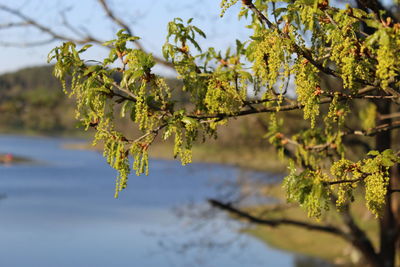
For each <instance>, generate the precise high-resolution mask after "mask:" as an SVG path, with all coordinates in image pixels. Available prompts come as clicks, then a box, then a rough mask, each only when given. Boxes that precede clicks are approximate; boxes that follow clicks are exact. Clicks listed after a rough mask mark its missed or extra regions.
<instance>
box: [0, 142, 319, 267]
mask: <svg viewBox="0 0 400 267" xmlns="http://www.w3.org/2000/svg"><path fill="white" fill-rule="evenodd" d="M68 142H76V140H69V139H59V138H38V137H22V136H4V135H3V136H0V153H13V154H15V155H18V156H25V157H29V158H32V159H35V161H36V162H35V163H34V164H33V163H25V164H19V165H18V164H16V165H9V166H5V165H2V166H0V196H1V199H0V266H5V267H23V266H40V267H64V266H65V267H91V266H93V267H102V266H104V267H106V266H107V267H110V266H113V267H118V266H121V267H122V266H123V267H126V266H138V267H139V266H140V267H142V266H143V267H152V266H154V267H167V266H173V267H179V266H210V267H214V266H215V267H224V266H229V267H239V266H240V267H243V266H246V267H252V266H281V267H292V266H300V265H302V266H311V265H309V264H311V263H310V262H313V264H314V261H310V260H309V259H307V258H304V257H299V256H296V255H293V254H290V253H287V252H282V251H279V250H276V249H273V248H270V247H268V246H266V245H265V244H263V243H261V242H260V241H258V240H256V239H254V238H252V237H250V236H247V235H243V234H239V233H238V230H239V229H240V227H241V225H240V224H238V223H237V222H233V221H232V220H230V219H229V218H227V217H226V215H224V214H222V213H216V214H215V213H214V215H213V216H211V215H210V212H209V211H208V207H207V204H206V199H207V198H210V197H217V196H218V195H221V194H223V193H226V192H223V191H221V190H220V189H221V188H224V185H228V184H233V182H234V181H235V180H236V179H238V177H239V176H242V175H243V171H241V170H239V169H237V168H233V167H227V166H221V165H214V164H191V165H189V166H185V167H182V166H181V165H180V163H179V162H177V161H161V160H152V161H151V162H150V175H149V176H140V177H137V176H134V175H133V176H131V177H130V180H129V183H128V188H127V189H126V190H124V191H123V192H122V193H121V194H120V197H119V198H118V199H114V198H113V194H114V182H115V180H114V177H115V176H116V173H115V171H114V170H113V169H111V168H110V167H109V166H108V165H107V164H106V163H105V160H104V158H103V157H102V155H100V154H99V153H97V152H94V151H79V150H65V149H63V148H62V147H63V145H64V144H66V143H68ZM246 175H253V174H252V173H250V172H249V173H246ZM254 175H256V174H254ZM202 211H207V212H204V214H203V213H202ZM178 215H179V216H178ZM200 215H201V216H200ZM304 263H306V265H304ZM308 263H309V264H308ZM317 265H318V264H317ZM317 265H315V264H314V266H317Z"/></svg>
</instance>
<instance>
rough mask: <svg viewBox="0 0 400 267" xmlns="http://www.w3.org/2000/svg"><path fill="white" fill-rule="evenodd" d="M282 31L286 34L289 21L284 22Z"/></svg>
mask: <svg viewBox="0 0 400 267" xmlns="http://www.w3.org/2000/svg"><path fill="white" fill-rule="evenodd" d="M282 32H283V33H284V34H288V33H289V23H287V22H286V23H285V26H284V27H283V30H282Z"/></svg>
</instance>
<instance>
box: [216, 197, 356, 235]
mask: <svg viewBox="0 0 400 267" xmlns="http://www.w3.org/2000/svg"><path fill="white" fill-rule="evenodd" d="M208 202H209V203H210V205H211V206H213V207H216V208H219V209H221V210H224V211H228V212H230V213H232V214H234V215H236V216H238V217H240V218H242V219H246V220H248V221H249V222H252V223H256V224H260V225H267V226H271V227H277V226H280V225H291V226H297V227H301V228H304V229H307V230H313V231H320V232H325V233H329V234H333V235H336V236H339V237H342V238H344V239H346V240H349V238H350V237H349V235H348V234H347V233H345V232H344V231H342V230H341V229H339V228H337V227H335V226H331V225H327V226H325V225H319V224H312V223H307V222H302V221H297V220H291V219H263V218H258V217H256V216H253V215H251V214H250V213H247V212H245V211H243V210H240V209H237V208H235V207H233V206H232V205H231V204H229V203H223V202H221V201H218V200H215V199H209V200H208Z"/></svg>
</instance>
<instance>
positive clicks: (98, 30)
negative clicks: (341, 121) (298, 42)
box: [0, 0, 249, 73]
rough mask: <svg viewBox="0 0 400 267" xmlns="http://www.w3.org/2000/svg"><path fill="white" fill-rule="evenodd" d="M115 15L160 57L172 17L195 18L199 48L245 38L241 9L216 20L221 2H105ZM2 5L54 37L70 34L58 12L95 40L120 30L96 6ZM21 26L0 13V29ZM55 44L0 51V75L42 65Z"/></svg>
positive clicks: (85, 1)
mask: <svg viewBox="0 0 400 267" xmlns="http://www.w3.org/2000/svg"><path fill="white" fill-rule="evenodd" d="M108 2H109V5H110V7H111V8H112V9H113V10H114V12H115V14H117V15H119V16H120V17H121V18H123V19H124V20H125V21H126V22H128V23H129V24H130V25H132V29H133V30H134V33H135V35H137V36H139V37H141V38H142V43H143V45H144V46H145V47H146V49H147V50H148V51H151V52H153V53H155V54H160V51H161V46H162V44H163V43H164V41H165V35H166V25H167V23H168V22H169V21H170V20H172V19H173V18H175V17H181V18H183V19H188V18H191V17H193V18H194V22H193V23H194V24H195V25H196V26H199V27H200V28H201V29H203V30H204V32H205V33H206V34H207V39H206V40H202V41H201V42H200V43H201V45H202V46H203V47H208V46H215V47H217V48H219V49H224V48H226V47H227V46H229V45H231V44H234V42H235V39H237V38H245V37H246V36H248V34H249V31H248V30H246V29H245V27H244V26H245V24H246V23H245V22H244V21H238V20H237V13H238V11H239V9H240V4H238V5H237V6H236V7H234V8H232V9H231V10H229V11H228V12H227V13H226V15H225V17H223V18H220V17H219V13H220V7H219V5H220V1H219V0H147V1H140V0H109V1H108ZM1 4H3V5H7V6H9V7H12V8H16V9H18V10H20V11H21V12H23V13H24V14H26V15H28V16H30V17H31V18H35V19H37V20H38V21H39V22H40V23H42V24H44V25H48V26H49V27H50V28H51V29H53V30H55V31H60V32H62V33H64V34H68V30H66V29H65V28H64V27H62V26H61V25H62V18H61V16H60V12H61V11H65V14H66V16H67V18H68V21H70V23H71V24H73V25H75V26H77V27H78V28H82V29H83V28H84V29H85V30H87V31H89V32H90V33H91V34H93V35H95V36H96V37H98V38H100V39H104V40H108V39H112V38H113V34H114V33H115V32H116V31H117V30H118V29H119V28H118V27H117V26H115V24H113V23H112V22H111V21H110V20H109V19H108V18H107V17H106V15H105V14H104V12H103V10H102V9H101V7H100V6H99V4H98V3H97V1H96V0H69V1H62V0H2V1H1ZM17 21H19V20H18V19H17V18H16V17H14V16H12V15H9V14H7V13H4V12H1V11H0V25H1V24H4V23H9V22H17ZM43 39H47V37H46V36H45V35H43V34H42V33H40V32H38V31H36V30H32V29H26V28H19V29H17V28H13V29H10V30H0V43H3V44H4V43H9V42H17V43H24V42H29V41H34V40H43ZM59 43H60V41H55V42H53V43H50V44H47V45H44V46H36V47H26V48H14V47H4V46H3V47H0V59H1V61H0V73H4V72H10V71H14V70H17V69H20V68H23V67H26V66H34V65H43V64H46V57H47V54H48V52H49V51H50V50H51V48H53V47H54V46H56V45H57V44H59ZM106 53H107V50H106V49H104V48H95V49H92V50H91V51H90V52H89V53H88V54H87V57H88V58H91V59H99V58H101V57H102V56H104V55H105V54H106Z"/></svg>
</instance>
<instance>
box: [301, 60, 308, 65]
mask: <svg viewBox="0 0 400 267" xmlns="http://www.w3.org/2000/svg"><path fill="white" fill-rule="evenodd" d="M309 62H310V61H309V60H308V59H306V58H305V59H303V61H301V64H303V65H307V64H308V63H309Z"/></svg>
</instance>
